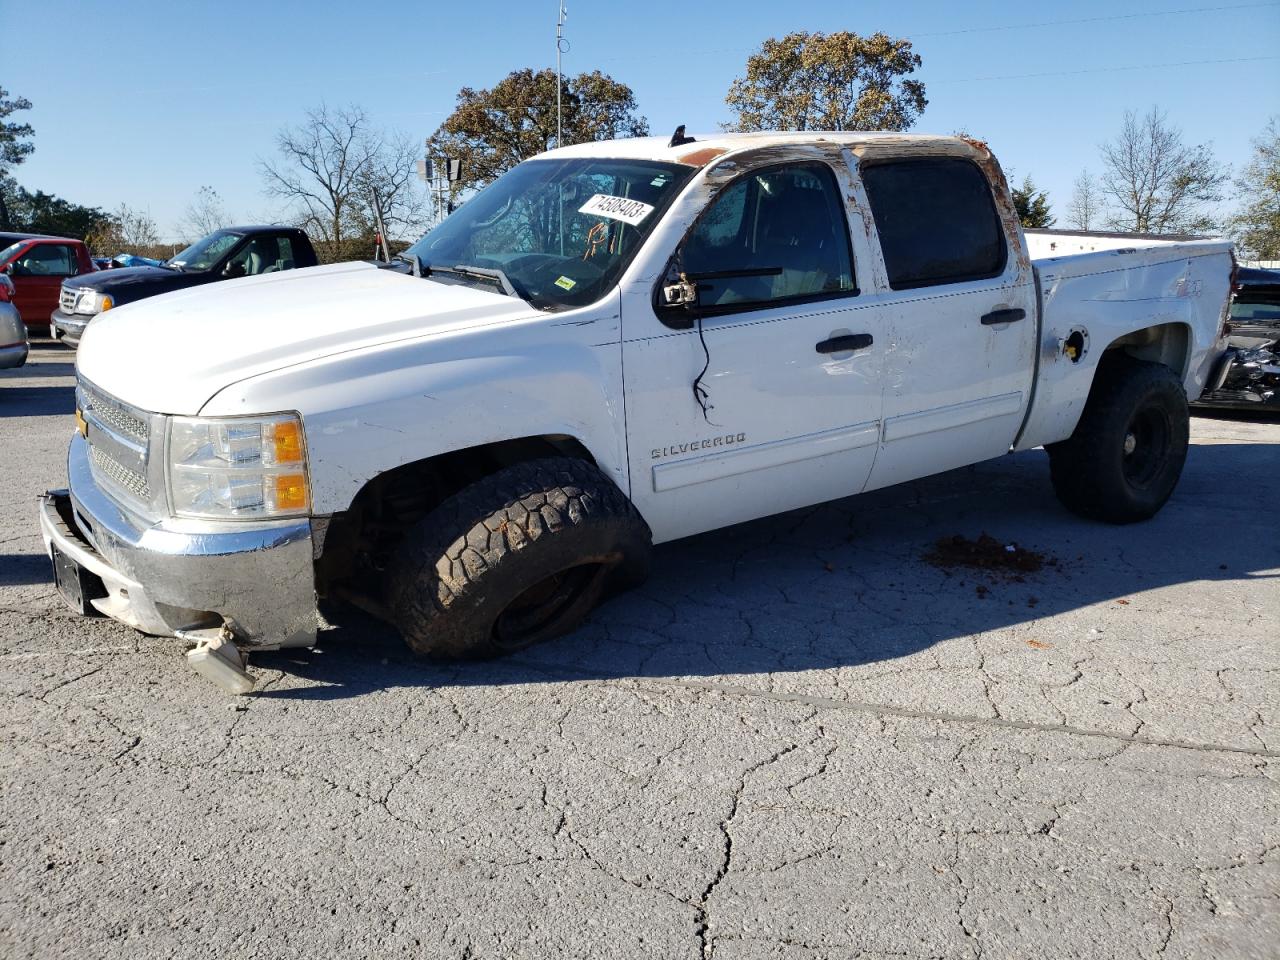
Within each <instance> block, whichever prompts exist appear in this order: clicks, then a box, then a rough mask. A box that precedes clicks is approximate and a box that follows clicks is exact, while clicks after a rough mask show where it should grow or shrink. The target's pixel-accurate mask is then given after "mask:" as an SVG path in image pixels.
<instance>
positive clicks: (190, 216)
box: [178, 186, 231, 240]
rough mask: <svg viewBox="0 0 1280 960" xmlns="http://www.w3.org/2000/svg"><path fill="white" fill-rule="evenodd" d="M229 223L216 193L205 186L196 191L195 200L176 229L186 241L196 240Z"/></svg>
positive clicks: (229, 219) (220, 199)
mask: <svg viewBox="0 0 1280 960" xmlns="http://www.w3.org/2000/svg"><path fill="white" fill-rule="evenodd" d="M230 221H231V218H230V216H228V214H227V209H226V207H224V206H223V205H222V197H220V196H219V195H218V191H217V190H215V189H213V187H208V186H205V187H201V188H200V189H199V190H197V191H196V196H195V199H194V200H192V201H191V203H190V204H189V205H188V206H187V209H186V212H185V213H184V214H183V217H182V222H181V223H179V224H178V228H179V229H180V230H181V231H182V234H183V236H184V237H185V238H186V239H188V240H198V239H199V238H200V237H203V236H205V235H206V234H210V233H213V231H215V230H219V229H221V228H222V227H225V226H227V225H228V224H229V223H230Z"/></svg>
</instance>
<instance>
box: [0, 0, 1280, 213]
mask: <svg viewBox="0 0 1280 960" xmlns="http://www.w3.org/2000/svg"><path fill="white" fill-rule="evenodd" d="M567 2H568V9H569V19H568V22H567V24H566V36H567V37H568V39H569V40H570V43H571V49H570V51H569V53H568V54H567V55H566V56H565V70H566V72H578V71H582V70H590V69H594V68H597V67H598V68H600V69H602V70H604V71H605V72H607V73H610V74H612V75H613V76H614V77H615V78H617V79H618V80H621V81H623V82H625V83H627V84H629V85H630V86H631V87H632V89H633V90H634V91H635V93H636V97H637V100H638V101H639V106H640V110H641V112H642V113H643V114H644V115H645V116H647V117H648V119H649V121H650V124H651V126H652V128H653V130H654V132H655V133H663V134H665V133H667V132H668V131H669V130H671V129H673V128H674V127H675V126H676V125H677V124H679V123H684V124H687V125H688V127H689V130H690V131H691V132H697V131H701V130H706V131H713V130H714V129H716V127H717V125H718V124H719V123H720V122H723V121H725V120H728V119H729V114H728V111H727V109H726V108H725V106H724V94H725V92H726V90H727V89H728V86H729V83H730V82H731V81H732V79H733V78H734V77H735V76H738V75H740V74H741V73H742V72H743V65H744V62H745V60H746V57H747V56H748V55H749V54H750V53H751V52H752V51H753V50H754V49H755V48H756V47H757V46H758V45H759V43H760V41H761V40H763V39H764V38H766V37H768V36H778V35H781V34H783V33H786V32H788V31H791V30H797V29H805V30H823V31H832V30H854V31H857V32H859V33H871V32H874V31H876V30H884V31H886V32H887V33H889V34H891V35H893V36H903V37H907V38H909V39H911V40H912V41H913V42H914V43H915V49H916V51H917V52H918V53H919V54H920V55H921V57H922V58H923V60H924V64H923V68H922V70H921V71H920V72H919V76H920V78H921V79H922V80H924V82H925V84H926V86H927V92H928V97H929V101H930V103H929V107H928V109H927V110H926V112H925V114H924V116H923V117H922V118H921V120H920V121H919V123H917V125H916V127H915V130H916V131H918V132H937V133H951V132H953V131H954V130H956V129H959V128H963V129H965V130H968V131H969V132H970V133H972V134H974V135H975V136H978V137H981V138H982V139H985V140H987V141H988V142H989V143H990V144H991V146H992V148H993V149H994V150H995V151H996V153H997V155H998V156H999V157H1000V158H1001V160H1002V162H1003V163H1004V165H1005V166H1006V168H1009V167H1012V168H1013V169H1014V170H1015V172H1016V174H1017V175H1018V176H1019V177H1021V176H1022V174H1024V173H1030V174H1031V175H1032V176H1033V177H1034V178H1035V179H1036V181H1037V183H1038V184H1039V185H1040V186H1041V187H1042V188H1046V189H1048V190H1049V193H1050V201H1051V203H1052V204H1053V205H1054V208H1055V212H1056V213H1058V214H1059V216H1060V218H1062V217H1064V215H1065V207H1066V203H1067V201H1068V199H1069V196H1070V192H1071V183H1072V181H1073V180H1074V178H1075V177H1076V175H1077V174H1078V173H1079V172H1080V170H1081V169H1082V168H1085V167H1089V168H1091V169H1093V170H1095V171H1097V170H1098V169H1099V167H1100V165H1099V162H1098V144H1099V143H1100V142H1101V141H1103V140H1105V139H1108V138H1109V137H1111V136H1112V135H1113V134H1114V132H1115V131H1116V129H1117V128H1118V127H1119V124H1120V121H1121V118H1122V116H1123V113H1124V111H1125V109H1126V108H1129V109H1135V110H1140V111H1141V110H1146V109H1147V108H1148V107H1150V106H1152V105H1153V104H1154V105H1159V106H1161V107H1163V108H1164V109H1166V110H1167V111H1168V113H1169V116H1170V119H1171V120H1172V121H1173V122H1175V123H1176V124H1178V125H1179V126H1181V127H1182V129H1183V131H1184V133H1185V135H1186V136H1187V138H1188V139H1189V140H1192V141H1194V142H1205V141H1208V142H1212V144H1213V147H1214V149H1215V152H1216V153H1217V155H1218V156H1219V157H1220V158H1221V159H1222V160H1224V161H1227V162H1229V163H1231V164H1232V165H1233V167H1235V168H1236V169H1238V168H1239V167H1241V166H1242V165H1243V164H1244V163H1246V162H1247V161H1248V157H1249V152H1250V146H1249V141H1250V140H1251V139H1252V138H1253V137H1255V136H1257V135H1258V133H1259V132H1260V131H1261V129H1262V127H1263V125H1264V123H1265V121H1266V117H1267V116H1268V115H1269V114H1272V113H1280V3H1274V2H1273V3H1251V4H1241V3H1232V2H1229V0H1219V2H1217V3H1212V2H1209V0H1164V2H1163V3H1162V2H1160V0H1151V2H1149V3H1139V2H1132V0H1130V2H1123V0H1109V2H1102V0H1080V2H1076V3H1073V4H1053V5H1050V4H1028V3H1012V2H998V0H987V2H982V0H975V2H970V3H965V4H957V3H954V2H949V3H905V2H896V3H895V2H879V0H868V2H859V3H854V2H838V0H790V2H776V0H775V2H764V0H736V2H718V0H705V2H702V3H697V2H690V0H683V2H673V0H648V2H646V3H644V4H639V3H618V2H613V3H610V2H604V0H595V2H591V0H567ZM1174 11H1182V12H1174ZM555 15H556V3H555V0H524V2H503V0H492V2H489V3H487V4H482V3H475V2H473V3H470V4H447V3H418V4H405V3H401V4H389V3H383V4H377V5H373V4H369V5H364V6H361V5H357V4H352V3H333V2H322V0H314V2H298V0H274V2H265V0H257V2H243V0H221V2H218V3H216V4H215V3H205V2H180V3H169V4H164V5H159V4H143V3H129V2H126V0H116V2H112V3H105V2H101V3H100V2H88V0H82V2H78V3H77V2H71V0H40V2H38V3H31V2H20V0H0V86H3V87H4V88H6V89H8V90H10V91H11V92H13V93H16V94H19V95H22V96H26V97H28V98H29V99H30V100H31V101H32V102H33V104H34V108H33V109H32V110H31V111H29V113H28V114H27V119H28V120H29V122H31V123H32V124H33V125H34V126H35V128H36V138H35V144H36V152H35V154H34V155H33V156H32V157H31V159H29V160H28V161H27V163H25V164H24V165H23V166H22V167H21V168H20V169H19V170H18V171H17V174H18V180H19V182H21V183H22V184H24V185H26V186H28V187H31V188H35V187H39V188H41V189H43V190H47V191H50V192H54V193H57V194H59V195H60V196H64V197H67V198H68V199H71V200H74V201H76V202H79V203H85V204H90V205H95V206H102V207H106V208H113V207H115V206H117V205H118V204H120V203H121V202H124V203H127V204H129V205H130V206H132V207H136V208H140V209H143V210H147V211H149V212H150V214H151V216H152V217H153V218H154V219H155V220H156V222H157V224H158V225H159V228H160V231H161V233H162V234H163V235H164V236H165V237H166V238H169V237H172V236H174V235H175V234H176V233H177V223H178V221H179V219H180V218H181V216H182V213H183V211H184V209H185V208H186V206H187V205H188V203H190V201H191V199H192V198H193V196H194V194H195V192H196V190H197V189H198V188H199V187H200V186H201V185H203V184H208V185H210V186H213V187H214V188H215V189H216V190H217V191H218V192H219V193H220V194H221V195H222V197H223V198H224V200H225V202H226V205H227V207H228V208H229V209H230V211H231V212H232V213H233V214H234V215H235V216H236V217H237V219H241V220H246V219H258V218H265V217H269V216H271V215H272V214H274V213H276V212H277V207H276V206H274V203H275V201H273V200H271V199H269V198H267V197H266V196H264V195H263V193H262V181H261V177H260V176H259V174H258V171H257V168H256V160H257V159H258V158H260V157H269V156H271V155H272V151H273V143H272V141H273V137H274V135H275V133H276V132H277V131H278V130H279V129H280V128H281V127H282V126H284V125H287V124H291V123H295V122H297V121H299V120H300V119H301V118H302V117H303V115H304V114H305V112H306V110H307V109H308V108H309V107H312V106H314V105H316V104H319V103H321V102H322V101H325V102H328V103H330V104H344V103H356V104H360V105H361V106H363V107H365V108H366V110H367V111H368V112H369V113H370V115H371V116H372V117H373V119H374V120H375V122H377V123H378V124H380V125H382V126H385V127H389V128H395V129H399V130H403V131H405V132H407V133H410V134H412V135H414V136H415V137H423V138H425V137H426V136H428V135H429V134H430V133H431V132H432V130H434V129H435V127H436V126H437V125H438V124H439V123H440V121H442V120H443V119H444V117H445V116H447V115H448V113H449V111H450V110H451V108H452V106H453V103H454V98H455V95H456V93H457V90H458V88H459V87H461V86H464V85H467V86H475V87H482V86H489V85H491V84H493V83H495V82H496V81H497V80H499V79H500V78H501V77H503V76H504V75H505V74H506V73H507V72H509V71H510V70H513V69H516V68H519V67H524V66H534V67H540V66H547V65H552V64H554V58H555V47H554V34H555ZM1062 21H1088V22H1062ZM1200 61H1222V62H1213V63H1204V62H1200Z"/></svg>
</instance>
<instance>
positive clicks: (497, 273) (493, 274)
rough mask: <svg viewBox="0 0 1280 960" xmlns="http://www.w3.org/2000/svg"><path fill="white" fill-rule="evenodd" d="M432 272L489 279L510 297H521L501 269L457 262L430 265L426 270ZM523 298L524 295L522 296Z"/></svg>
mask: <svg viewBox="0 0 1280 960" xmlns="http://www.w3.org/2000/svg"><path fill="white" fill-rule="evenodd" d="M426 272H427V273H428V274H432V273H454V274H457V275H458V276H460V277H472V278H475V279H477V280H487V281H489V282H490V283H496V284H497V285H498V287H499V288H500V289H501V290H502V292H503V293H505V294H506V295H507V296H508V297H520V294H519V293H517V292H516V288H515V287H513V286H512V285H511V280H510V279H509V278H508V277H507V275H506V274H505V273H503V272H502V271H501V270H497V269H490V268H489V267H473V266H471V265H470V264H466V263H455V264H454V265H453V266H451V267H437V266H430V267H428V268H427V271H426ZM520 299H521V300H523V299H524V297H520Z"/></svg>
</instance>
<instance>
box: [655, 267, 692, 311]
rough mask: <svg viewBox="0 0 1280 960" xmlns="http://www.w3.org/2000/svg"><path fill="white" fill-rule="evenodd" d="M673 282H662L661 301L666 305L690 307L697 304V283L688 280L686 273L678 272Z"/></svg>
mask: <svg viewBox="0 0 1280 960" xmlns="http://www.w3.org/2000/svg"><path fill="white" fill-rule="evenodd" d="M679 276H680V278H679V280H677V281H676V282H675V283H668V284H664V285H663V287H662V302H663V303H664V304H666V305H667V306H668V307H684V308H685V309H692V308H694V307H696V306H697V305H698V284H697V283H695V282H694V281H692V280H690V279H689V278H688V276H687V275H686V274H683V273H682V274H680V275H679Z"/></svg>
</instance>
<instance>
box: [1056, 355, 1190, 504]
mask: <svg viewBox="0 0 1280 960" xmlns="http://www.w3.org/2000/svg"><path fill="white" fill-rule="evenodd" d="M1189 437H1190V414H1189V412H1188V409H1187V395H1186V393H1185V392H1184V391H1183V389H1182V383H1181V381H1180V380H1179V379H1178V376H1177V374H1175V373H1174V372H1173V371H1172V370H1170V369H1169V368H1168V367H1166V366H1164V365H1163V364H1159V363H1150V362H1148V361H1145V360H1137V359H1134V358H1133V357H1129V356H1126V355H1124V354H1116V355H1108V356H1107V357H1105V358H1104V359H1103V361H1102V363H1100V364H1099V366H1098V371H1097V373H1096V375H1095V378H1094V383H1093V389H1092V390H1091V391H1090V392H1089V399H1088V401H1087V402H1086V403H1085V408H1084V413H1083V414H1081V416H1080V422H1079V423H1078V424H1077V425H1076V429H1075V432H1074V433H1072V435H1071V437H1070V438H1069V439H1067V440H1064V441H1062V442H1061V443H1054V444H1050V445H1049V446H1048V447H1047V448H1046V449H1047V450H1048V451H1049V473H1050V477H1051V478H1052V480H1053V489H1054V492H1055V493H1056V494H1057V495H1058V499H1059V500H1061V501H1062V503H1063V505H1064V506H1065V507H1066V508H1067V509H1068V510H1071V511H1072V512H1073V513H1077V514H1079V515H1081V516H1084V517H1089V518H1091V519H1095V520H1104V521H1107V522H1109V523H1134V522H1137V521H1139V520H1147V519H1149V518H1151V517H1153V516H1154V515H1155V514H1156V513H1157V512H1158V511H1159V510H1160V508H1161V507H1163V506H1164V504H1165V501H1166V500H1168V499H1169V497H1170V495H1171V494H1172V493H1173V489H1174V487H1176V486H1177V484H1178V478H1179V477H1180V476H1181V475H1182V466H1183V464H1184V463H1185V462H1186V459H1187V445H1188V441H1189Z"/></svg>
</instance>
